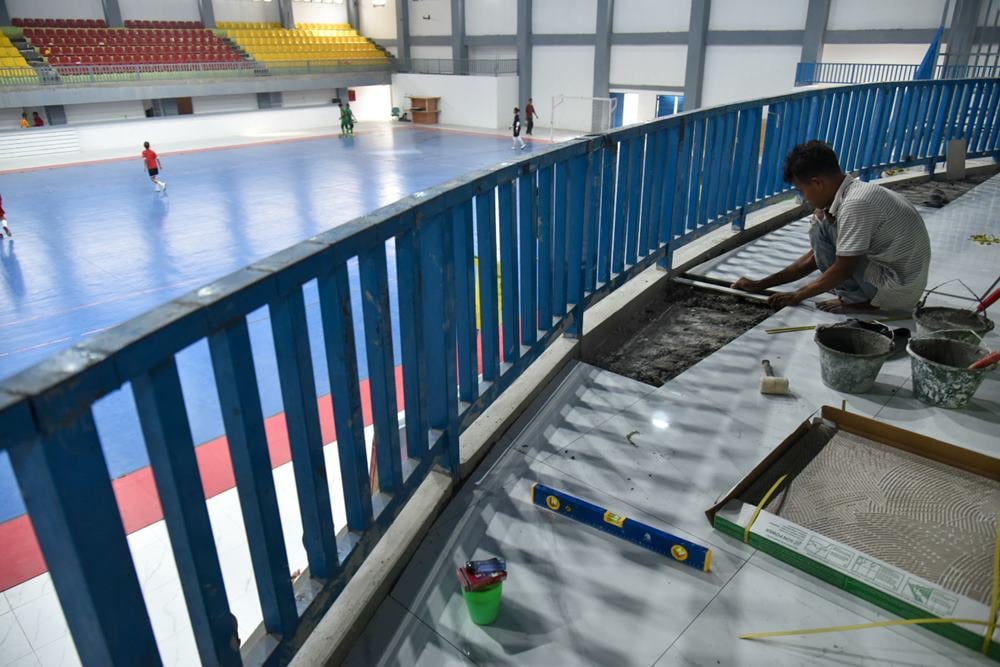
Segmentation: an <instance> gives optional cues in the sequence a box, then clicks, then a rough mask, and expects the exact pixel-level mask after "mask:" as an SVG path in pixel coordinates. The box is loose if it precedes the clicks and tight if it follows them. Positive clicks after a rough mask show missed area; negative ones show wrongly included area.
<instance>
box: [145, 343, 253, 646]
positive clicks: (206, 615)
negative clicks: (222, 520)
mask: <svg viewBox="0 0 1000 667" xmlns="http://www.w3.org/2000/svg"><path fill="white" fill-rule="evenodd" d="M132 393H133V395H134V397H135V405H136V409H137V411H138V413H139V420H140V422H141V424H142V434H143V438H144V439H145V441H146V450H147V451H148V452H149V461H150V465H151V467H152V469H153V478H154V480H155V481H156V491H157V494H158V495H159V498H160V506H161V507H162V508H163V518H164V520H165V522H166V525H167V532H168V534H169V535H170V544H171V546H172V547H173V552H174V554H175V556H174V561H175V562H176V564H177V573H178V575H180V580H181V588H182V589H183V590H184V599H185V601H186V602H187V610H188V617H189V618H190V620H191V628H192V630H193V631H194V639H195V643H196V644H197V646H198V655H199V657H200V658H201V662H202V663H203V664H206V665H213V664H218V665H239V664H241V662H240V653H239V643H238V642H236V641H235V639H236V628H234V627H233V621H232V615H231V613H230V611H229V602H228V601H227V599H226V587H225V584H224V582H223V579H222V569H221V568H220V566H219V557H218V555H217V554H216V551H215V539H214V538H213V535H212V524H211V521H210V520H209V517H208V507H207V505H206V504H205V490H204V488H203V487H202V484H201V476H200V473H199V471H198V460H197V458H196V457H195V452H194V440H193V438H192V436H191V427H190V426H189V422H188V416H187V408H186V407H185V405H184V397H183V394H182V391H181V381H180V376H179V375H178V373H177V363H176V362H175V361H174V360H173V358H171V359H169V360H167V361H165V362H163V363H161V364H159V365H157V366H155V367H154V368H152V369H150V370H149V371H146V372H144V373H140V374H139V375H138V376H136V377H134V378H133V379H132Z"/></svg>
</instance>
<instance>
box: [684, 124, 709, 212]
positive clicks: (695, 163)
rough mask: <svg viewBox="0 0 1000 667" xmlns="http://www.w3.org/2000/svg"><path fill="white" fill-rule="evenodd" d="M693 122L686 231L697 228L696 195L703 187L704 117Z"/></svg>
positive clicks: (697, 195)
mask: <svg viewBox="0 0 1000 667" xmlns="http://www.w3.org/2000/svg"><path fill="white" fill-rule="evenodd" d="M693 123H694V138H693V139H692V152H691V172H690V175H689V180H688V190H689V191H688V205H687V220H686V223H685V227H686V229H687V230H688V231H694V230H695V229H697V228H698V210H699V209H698V197H699V195H700V194H701V190H702V187H704V183H703V179H702V168H701V167H702V152H703V149H704V143H703V142H704V141H705V123H706V120H705V119H704V118H696V119H693Z"/></svg>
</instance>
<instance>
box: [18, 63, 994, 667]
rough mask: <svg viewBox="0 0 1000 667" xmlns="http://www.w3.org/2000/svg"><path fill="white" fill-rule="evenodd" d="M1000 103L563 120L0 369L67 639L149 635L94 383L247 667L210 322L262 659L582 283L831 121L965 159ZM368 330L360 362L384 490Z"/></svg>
mask: <svg viewBox="0 0 1000 667" xmlns="http://www.w3.org/2000/svg"><path fill="white" fill-rule="evenodd" d="M998 100H1000V80H996V79H994V80H960V81H923V82H907V83H898V84H878V85H865V86H856V87H850V88H834V89H827V90H822V91H808V92H801V93H796V94H791V95H785V96H781V97H774V98H769V99H764V100H755V101H751V102H744V103H739V104H731V105H727V106H723V107H718V108H712V109H704V110H699V111H695V112H689V113H683V114H679V115H676V116H671V117H669V118H664V119H659V120H656V121H653V122H650V123H646V124H642V125H637V126H631V127H626V128H622V129H619V130H615V131H613V132H609V133H606V134H601V135H593V136H588V137H584V138H581V139H578V140H575V141H569V142H566V143H564V144H560V145H558V146H555V147H552V148H550V149H548V150H546V151H544V152H541V153H535V154H532V155H530V156H528V157H525V158H523V159H520V160H517V161H515V162H511V163H505V164H502V165H500V166H498V167H495V168H492V169H489V170H485V171H480V172H477V173H474V174H471V175H469V176H466V177H464V178H461V179H457V180H454V181H451V182H449V183H445V184H444V185H442V186H440V187H437V188H433V189H430V190H427V191H424V192H418V193H415V194H413V195H411V196H409V197H406V198H405V199H403V200H401V201H399V202H397V203H395V204H392V205H390V206H387V207H385V208H382V209H380V210H378V211H376V212H374V213H372V214H370V215H367V216H364V217H362V218H358V219H356V220H354V221H352V222H350V223H348V224H345V225H342V226H339V227H336V228H334V229H332V230H330V231H328V232H326V233H323V234H320V235H318V236H316V237H314V238H311V239H309V240H307V241H304V242H302V243H299V244H298V245H295V246H293V247H291V248H289V249H287V250H285V251H283V252H280V253H277V254H275V255H273V256H271V257H270V258H268V259H265V260H263V261H260V262H257V263H255V264H252V265H251V266H248V267H247V268H245V269H243V270H241V271H238V272H236V273H234V274H232V275H229V276H226V277H225V278H222V279H220V280H218V281H216V282H214V283H211V284H209V285H206V286H205V287H203V288H201V289H199V290H196V291H194V292H192V293H190V294H188V295H186V296H184V297H181V298H179V299H176V300H175V301H172V302H170V303H168V304H165V305H163V306H161V307H159V308H156V309H155V310H152V311H150V312H148V313H146V314H145V315H142V316H140V317H138V318H136V319H134V320H131V321H129V322H126V323H124V324H122V325H120V326H118V327H115V328H114V329H111V330H109V331H107V332H104V333H101V334H98V335H95V336H94V337H92V338H90V339H88V340H87V341H86V342H84V343H82V344H80V345H77V346H75V347H73V348H70V349H68V350H65V351H63V352H61V353H59V354H56V355H54V356H53V357H51V358H49V359H48V360H46V361H44V362H42V363H40V364H38V365H37V366H35V367H33V368H31V369H29V370H27V371H24V372H23V373H20V374H19V375H17V376H15V377H13V378H11V379H9V380H8V381H6V382H5V383H3V384H2V385H0V433H2V441H0V442H2V448H3V449H5V450H7V451H8V452H9V453H10V456H11V460H12V462H13V466H14V471H15V475H16V477H17V480H18V483H19V485H20V488H21V491H22V494H23V496H24V499H25V504H26V506H27V509H28V512H29V514H30V517H31V519H32V521H33V523H34V527H35V531H36V534H37V537H38V541H39V543H40V545H41V548H42V551H43V553H44V555H45V559H46V562H47V564H48V566H49V569H50V572H51V575H52V579H53V582H54V584H55V588H56V591H57V593H58V595H59V598H60V601H61V603H62V606H63V609H64V611H65V614H66V618H67V621H68V623H69V627H70V630H71V632H72V635H73V638H74V640H75V642H76V646H77V650H78V652H79V654H80V657H81V658H82V659H83V661H84V663H85V664H145V663H147V662H153V661H155V660H156V654H157V648H156V644H155V641H154V638H153V632H152V630H151V627H150V622H149V617H148V615H147V613H146V607H145V605H144V602H143V597H142V593H141V591H140V588H139V583H138V580H137V577H136V574H135V569H134V567H133V563H132V559H131V557H130V553H129V549H128V546H127V543H126V539H125V534H124V531H123V528H122V520H121V518H120V516H119V512H118V507H117V506H116V504H115V497H114V494H113V491H112V486H111V482H110V480H109V479H108V469H107V466H106V464H105V460H104V456H103V454H102V451H101V441H100V438H99V436H98V433H97V431H96V429H95V423H94V416H93V412H92V406H93V404H94V402H95V401H96V400H97V399H98V398H100V397H102V396H104V395H106V394H108V393H109V392H112V391H114V390H116V389H118V388H120V387H122V386H123V385H125V384H126V383H128V384H129V385H130V387H131V391H132V395H133V396H134V399H135V408H136V412H137V416H138V419H139V421H140V422H141V425H142V431H143V435H144V443H143V446H145V447H146V449H147V451H148V453H149V458H150V461H151V467H152V472H153V476H154V478H155V482H156V487H157V491H158V493H159V498H160V502H161V504H162V507H163V514H164V518H165V520H166V526H167V530H168V533H169V536H170V542H171V546H172V549H173V552H174V557H175V560H176V562H177V569H178V573H179V575H180V580H181V584H182V587H183V591H184V595H185V599H186V601H187V609H188V613H189V616H190V620H191V625H192V627H193V628H194V634H195V638H196V641H197V645H198V650H199V652H200V656H201V659H202V660H203V661H204V662H206V663H212V664H214V663H225V664H234V663H237V662H238V661H239V659H240V658H239V656H238V654H237V653H236V652H235V649H234V648H233V645H232V639H233V636H234V630H233V625H232V622H231V616H230V613H229V606H228V602H227V599H226V595H225V588H224V586H223V583H222V575H221V572H220V566H219V559H218V555H217V553H216V550H215V543H214V541H213V536H212V529H211V525H210V523H209V517H208V513H207V510H206V504H205V501H204V495H203V489H202V485H201V480H200V479H199V475H198V466H197V461H196V458H195V450H194V442H193V440H192V435H191V427H190V425H189V420H188V415H187V412H186V408H185V403H184V397H183V395H182V391H181V384H180V381H179V374H178V368H177V363H176V361H175V356H176V355H177V354H178V352H180V351H181V350H183V349H184V348H186V347H188V346H190V345H192V344H193V343H196V342H199V341H205V340H207V342H208V348H209V350H210V356H211V365H212V371H213V372H212V384H214V386H212V387H209V388H208V390H210V391H212V392H213V393H217V395H218V400H219V403H220V405H221V408H222V414H223V422H224V426H225V433H226V437H227V439H228V448H229V452H230V455H231V458H232V461H233V471H234V473H235V479H236V484H237V491H238V493H239V498H240V505H241V507H242V511H243V516H244V523H245V525H246V533H247V538H248V542H249V549H250V554H251V557H252V561H253V568H254V574H255V582H256V587H257V592H258V595H259V598H260V603H261V609H262V611H263V619H264V621H263V629H262V630H260V631H259V632H258V633H256V635H257V641H256V642H255V643H254V644H253V645H252V646H250V647H249V648H246V647H245V649H244V652H245V653H246V652H247V651H248V650H249V651H251V652H252V653H253V657H252V658H247V659H248V660H249V661H253V662H258V661H259V660H260V659H262V657H264V656H268V655H272V656H273V655H275V654H274V652H275V651H277V652H279V653H278V655H284V656H286V657H287V655H288V652H289V651H290V650H292V649H291V648H290V647H291V646H294V645H295V644H296V643H297V642H299V641H301V639H302V634H303V633H307V632H308V626H309V624H310V621H308V620H307V621H303V619H304V618H307V619H315V617H316V616H317V615H318V614H319V613H320V612H322V610H323V609H325V608H326V607H328V606H329V605H330V604H331V603H332V601H333V599H334V598H335V597H336V595H337V594H338V593H339V591H341V590H342V589H343V586H344V584H345V583H346V581H347V580H348V579H349V578H350V576H351V575H352V573H353V572H355V571H356V569H357V568H358V566H359V565H360V563H361V562H362V561H363V560H364V558H365V556H366V554H368V553H369V552H370V550H371V549H372V547H373V545H374V544H375V542H376V541H377V540H378V539H379V537H380V536H381V535H382V534H383V532H384V530H385V529H386V527H387V526H388V525H389V523H390V522H391V521H392V520H393V517H395V516H396V514H397V512H398V511H399V510H400V508H401V506H402V505H403V503H405V501H406V499H407V497H408V496H409V494H410V493H411V492H412V491H413V490H414V488H415V487H416V486H417V485H418V484H419V483H420V482H421V481H422V480H423V479H424V477H425V476H426V474H427V472H428V471H429V469H430V467H431V465H433V464H434V463H435V462H437V463H439V464H440V465H442V466H443V467H444V468H446V469H447V470H450V471H451V474H452V475H453V476H455V477H456V478H457V476H458V475H459V446H458V444H459V434H460V433H461V432H462V431H463V429H465V428H466V427H467V426H468V425H469V424H470V423H471V422H472V421H473V420H474V419H475V418H476V416H477V415H479V414H480V413H481V412H482V411H483V410H484V409H485V408H487V407H488V406H489V405H490V404H491V403H492V402H493V401H494V400H495V399H496V398H497V396H498V395H499V394H500V393H501V392H502V391H503V390H504V389H505V388H506V387H507V386H509V385H510V383H511V382H512V381H513V380H514V379H516V378H517V377H518V376H519V375H521V373H523V372H524V370H525V369H526V368H527V367H528V366H529V365H530V364H531V363H532V361H533V360H535V359H536V358H537V356H538V355H539V354H540V353H541V352H542V351H543V350H544V349H545V348H546V346H547V345H549V344H550V343H551V342H552V341H553V340H554V339H555V338H556V337H557V336H561V335H570V336H578V335H580V333H581V332H582V327H583V319H584V317H585V313H586V307H587V305H588V304H590V303H592V302H594V301H595V300H596V299H598V298H600V297H601V296H602V295H603V294H605V293H607V292H610V291H612V290H614V289H616V288H617V287H618V286H620V285H621V284H622V283H624V282H626V281H628V280H629V279H630V278H631V277H633V276H635V275H636V274H637V273H638V272H640V271H642V270H643V269H645V268H646V267H648V266H650V265H652V264H653V263H657V262H659V263H660V264H662V265H665V266H669V264H670V261H671V256H672V253H673V252H674V251H675V250H676V249H677V248H678V247H680V246H682V245H683V244H685V243H688V242H690V241H691V240H692V239H694V238H696V237H698V236H700V235H701V234H704V233H705V232H706V231H708V230H711V229H714V228H716V227H718V226H719V225H723V224H729V223H736V224H738V225H739V224H742V221H743V220H744V219H745V216H746V214H747V212H748V211H750V210H752V209H754V208H758V207H761V206H764V205H766V204H767V203H768V202H770V201H772V200H774V198H775V197H777V196H781V195H782V194H783V193H785V192H786V191H787V190H788V185H787V184H785V183H783V182H782V181H781V163H782V159H783V158H784V156H785V154H786V153H787V152H788V150H789V149H790V148H791V147H792V146H793V145H795V144H796V143H798V142H800V141H803V140H806V139H812V138H819V139H823V140H826V141H829V142H830V143H831V144H832V145H833V147H834V148H835V149H836V150H837V152H838V154H839V156H840V159H841V163H842V165H843V166H844V168H845V169H846V170H849V171H855V172H860V174H861V175H862V177H868V176H873V175H876V174H877V173H878V172H879V171H880V170H882V169H884V168H887V167H896V166H907V165H924V166H926V167H927V168H929V169H933V168H934V165H935V163H936V162H938V161H940V160H942V159H943V157H944V152H943V150H944V146H945V145H946V142H947V141H948V140H950V139H955V138H963V139H965V140H966V142H967V151H968V156H969V157H977V156H993V157H996V156H997V155H998V151H1000V119H998V109H1000V104H998ZM390 264H391V265H392V267H393V268H394V269H395V270H394V271H391V270H390ZM391 273H394V274H395V275H396V277H397V284H398V293H397V299H396V302H397V303H398V309H395V310H394V309H392V308H390V274H391ZM498 274H499V281H498ZM498 282H499V285H498ZM304 287H305V288H308V289H309V290H311V292H310V293H316V294H318V299H319V305H320V315H321V323H322V336H321V343H320V345H321V347H322V348H323V351H324V352H325V367H323V368H321V369H320V372H321V373H322V374H325V375H326V377H328V380H329V385H330V393H331V399H332V406H333V413H334V423H335V426H336V440H337V455H338V457H339V468H340V470H339V474H340V482H341V484H342V486H343V494H344V497H345V500H346V507H347V512H346V514H347V520H346V525H337V526H335V525H334V521H333V517H332V514H331V510H330V506H331V502H330V493H329V491H328V482H327V469H326V466H325V465H324V459H323V438H322V436H321V431H320V418H319V411H320V410H321V409H322V410H328V409H330V408H329V405H328V404H326V403H323V404H318V402H317V390H316V383H315V382H314V355H313V353H312V352H311V350H310V346H311V343H312V341H311V340H310V336H309V333H308V331H307V322H306V309H305V298H304V293H303V290H304ZM352 288H353V289H355V290H360V294H361V298H360V303H361V304H362V305H361V308H360V311H361V312H355V310H354V308H355V307H354V306H353V305H352V298H351V292H352ZM313 290H314V292H313ZM477 296H478V304H479V309H478V310H479V313H480V317H479V318H478V322H477ZM264 306H266V307H267V308H268V310H269V312H270V320H271V331H272V333H273V342H272V343H271V349H269V350H268V352H267V354H268V355H270V354H271V353H273V354H274V355H275V357H276V359H277V369H278V377H279V380H280V392H281V398H282V402H283V404H284V409H285V422H286V425H287V434H288V442H289V446H290V450H291V463H292V466H293V469H294V473H295V480H296V490H297V497H298V507H299V511H300V512H301V516H302V520H303V543H304V545H305V549H306V552H307V555H308V562H309V571H308V575H309V576H308V577H306V578H304V579H300V581H299V583H298V584H297V586H296V589H295V591H294V592H293V586H292V583H291V582H290V580H289V576H288V574H289V573H288V562H287V560H286V556H285V553H286V552H285V547H284V542H283V538H282V530H281V519H280V516H279V513H278V507H277V502H276V494H275V489H274V483H273V479H272V475H271V467H270V461H269V459H268V450H267V442H266V436H265V431H264V426H263V416H262V409H261V400H260V392H259V388H258V383H257V378H256V375H255V369H254V362H255V355H254V353H253V352H252V350H251V345H250V337H249V334H248V324H247V317H248V315H249V314H250V313H252V312H254V311H255V310H257V309H259V308H262V307H264ZM394 327H398V331H399V338H400V341H401V345H400V347H399V349H398V350H394V348H393V329H394ZM356 346H357V347H356ZM357 349H360V350H361V353H362V355H363V356H364V359H365V361H366V362H367V373H368V382H369V385H368V386H369V390H368V391H366V392H365V394H366V398H370V405H371V408H370V415H371V419H372V423H373V427H374V437H375V443H376V449H375V452H376V453H375V459H376V461H377V473H376V474H377V481H378V486H379V487H380V491H379V493H377V494H376V495H375V496H372V495H371V493H370V490H369V489H370V484H371V480H369V468H368V463H367V459H366V456H367V455H366V451H365V434H364V431H363V427H364V421H363V420H364V413H363V409H362V405H363V404H365V403H366V402H365V401H363V400H362V389H361V384H360V380H359V377H360V374H361V371H360V370H359V369H360V365H359V362H360V359H359V356H358V354H357V353H356V350H357ZM257 351H258V353H259V352H260V348H259V347H258V348H257ZM321 356H322V355H321ZM399 367H401V369H400V370H399V371H398V372H399V373H400V374H401V381H400V385H399V386H400V389H401V391H399V392H397V382H396V378H397V368H399ZM324 406H325V407H324ZM400 408H403V409H405V422H404V423H402V424H401V423H400V419H399V415H400V412H399V410H400ZM366 409H367V406H366ZM302 581H305V582H306V583H305V584H303V583H302ZM303 610H304V611H303ZM300 612H301V613H300ZM300 624H301V627H300ZM297 633H298V636H297Z"/></svg>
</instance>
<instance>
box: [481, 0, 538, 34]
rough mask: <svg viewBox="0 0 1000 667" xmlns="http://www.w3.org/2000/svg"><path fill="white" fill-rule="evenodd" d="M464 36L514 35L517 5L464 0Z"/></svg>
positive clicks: (496, 0)
mask: <svg viewBox="0 0 1000 667" xmlns="http://www.w3.org/2000/svg"><path fill="white" fill-rule="evenodd" d="M542 1H544V0H542ZM465 34H467V35H516V34H517V3H516V2H511V0H465Z"/></svg>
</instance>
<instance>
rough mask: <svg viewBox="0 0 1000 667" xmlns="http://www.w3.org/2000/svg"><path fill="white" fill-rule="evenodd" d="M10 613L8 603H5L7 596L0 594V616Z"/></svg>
mask: <svg viewBox="0 0 1000 667" xmlns="http://www.w3.org/2000/svg"><path fill="white" fill-rule="evenodd" d="M9 611H10V602H7V596H6V595H5V594H4V593H3V592H0V616H3V615H4V614H6V613H7V612H9Z"/></svg>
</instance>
